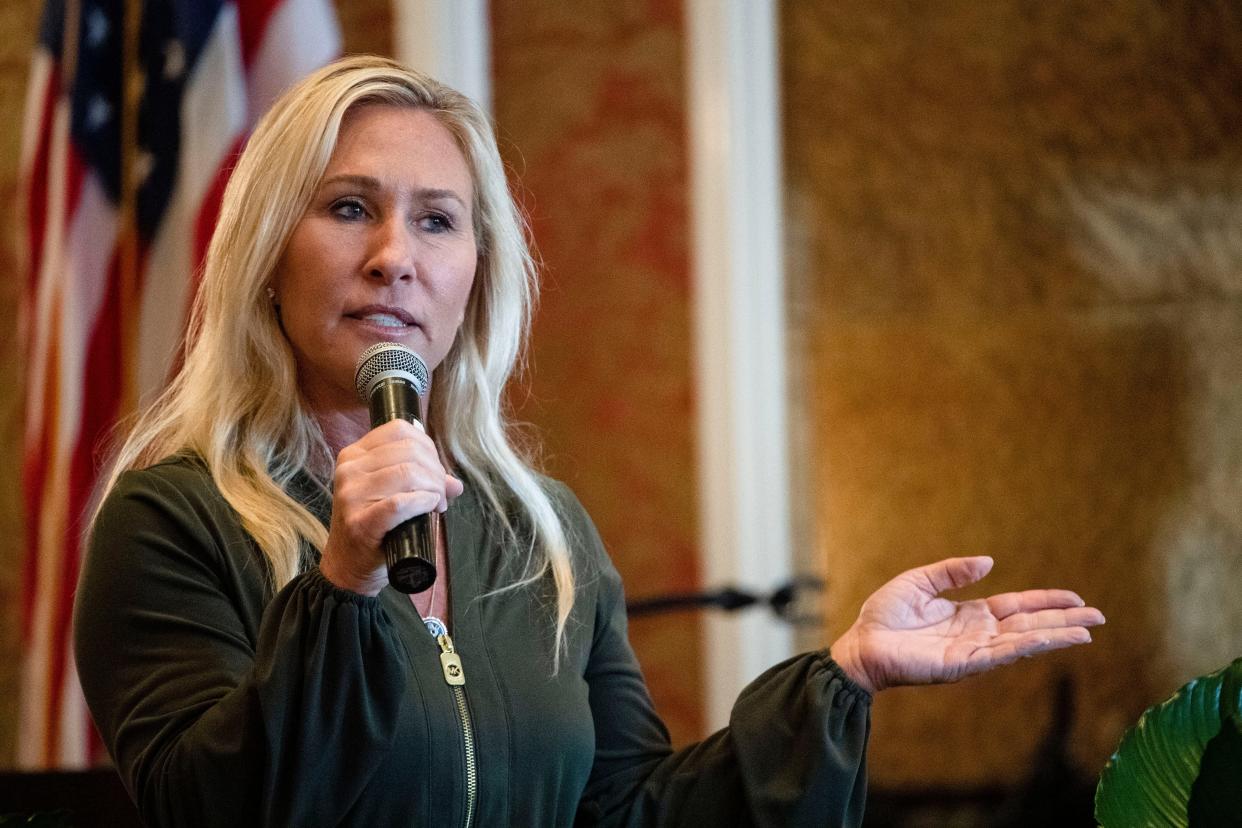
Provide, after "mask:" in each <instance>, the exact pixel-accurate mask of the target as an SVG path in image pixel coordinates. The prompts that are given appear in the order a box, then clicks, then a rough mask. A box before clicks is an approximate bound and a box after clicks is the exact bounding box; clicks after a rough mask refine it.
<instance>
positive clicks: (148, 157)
mask: <svg viewBox="0 0 1242 828" xmlns="http://www.w3.org/2000/svg"><path fill="white" fill-rule="evenodd" d="M153 169H155V153H153V152H151V150H149V149H147V148H146V147H141V148H139V150H138V152H137V154H136V155H135V156H134V171H133V182H132V183H133V185H134V186H135V187H141V186H142V185H143V183H144V182H146V180H147V176H149V175H151V170H153Z"/></svg>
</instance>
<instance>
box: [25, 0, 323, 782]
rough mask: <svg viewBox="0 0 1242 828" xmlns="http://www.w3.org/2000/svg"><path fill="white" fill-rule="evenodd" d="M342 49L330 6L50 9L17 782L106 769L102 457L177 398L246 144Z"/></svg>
mask: <svg viewBox="0 0 1242 828" xmlns="http://www.w3.org/2000/svg"><path fill="white" fill-rule="evenodd" d="M339 49H340V35H339V31H338V29H337V25H336V18H335V14H334V11H333V7H332V5H331V0H236V2H219V1H218V0H49V2H48V4H47V6H46V8H45V9H44V13H43V19H42V23H41V26H40V31H39V43H38V46H37V48H36V50H35V54H34V58H33V61H32V64H31V73H30V90H29V93H28V98H27V106H26V114H25V123H24V130H25V133H24V143H23V150H22V175H23V186H24V195H25V198H26V202H27V204H26V206H27V211H26V226H25V228H24V231H25V236H24V241H25V246H26V256H27V269H26V287H25V297H24V307H23V322H22V324H23V336H24V340H25V348H26V372H27V373H26V377H27V379H26V436H25V449H24V459H23V471H22V473H23V481H22V482H23V490H24V497H25V503H24V507H25V515H26V549H25V565H24V575H23V577H24V581H23V585H22V586H23V593H22V608H21V610H22V615H21V623H22V639H23V667H22V678H21V700H20V722H19V733H18V757H17V759H18V764H19V766H20V767H23V768H30V769H35V768H55V767H59V768H73V767H83V766H87V765H90V764H93V763H95V762H96V761H97V760H98V759H100V758H102V749H101V746H100V745H99V744H98V741H97V737H96V735H95V732H94V728H93V727H92V726H91V725H90V720H89V717H88V714H87V711H86V706H85V704H84V702H83V700H82V695H81V691H80V690H79V688H78V682H77V674H76V671H75V669H74V664H73V654H72V648H71V646H70V623H71V618H72V603H73V592H74V587H75V585H76V582H77V574H78V564H79V559H80V555H81V551H82V547H81V537H80V536H81V532H82V530H83V528H84V527H83V523H84V521H83V519H84V517H85V513H86V510H87V508H88V501H89V499H90V496H91V492H92V487H93V486H94V484H95V478H96V474H97V472H98V466H99V461H100V459H101V458H100V455H99V450H100V447H101V444H102V441H103V440H104V439H105V438H106V437H108V436H109V432H110V429H112V427H113V426H114V424H115V423H116V421H117V418H118V417H119V416H123V415H124V414H126V413H128V412H129V411H131V410H132V408H133V406H134V405H135V404H136V403H137V401H138V400H140V399H142V398H143V397H144V396H146V395H148V394H149V393H150V392H152V391H153V390H156V389H158V388H159V387H160V386H161V385H162V384H163V382H164V381H165V380H166V379H167V376H168V372H169V370H170V367H171V364H172V360H173V358H174V355H175V354H176V352H177V350H178V346H179V343H180V340H181V336H182V331H183V327H184V323H185V319H186V316H187V312H188V305H189V300H190V297H191V295H192V292H193V289H194V279H195V273H196V271H197V267H198V265H199V263H200V261H201V259H202V256H203V253H204V252H205V250H206V246H207V242H208V240H209V238H210V235H211V231H212V228H213V226H214V224H215V219H216V215H217V212H218V209H219V200H220V195H221V193H222V191H223V187H224V183H225V181H226V179H227V177H228V173H229V170H230V168H231V165H232V161H233V159H234V158H235V156H236V154H237V152H238V150H239V149H240V146H241V144H242V142H243V141H244V139H245V136H246V134H247V131H248V129H249V128H250V127H251V126H252V125H253V123H254V121H255V119H256V118H257V117H258V115H259V114H260V113H261V112H262V111H263V110H264V109H265V108H266V107H267V106H268V105H269V104H270V103H271V102H272V100H273V99H274V98H275V97H276V96H277V95H278V94H279V93H280V91H281V90H283V89H284V88H285V87H287V86H288V85H289V84H290V83H291V82H292V81H294V80H295V79H297V78H298V77H300V76H302V75H304V74H306V73H307V72H309V71H311V70H312V69H314V68H316V67H318V66H321V65H323V64H324V63H326V62H328V61H329V60H331V59H332V58H333V57H335V56H336V55H337V54H338V52H339ZM120 644H122V642H118V645H120Z"/></svg>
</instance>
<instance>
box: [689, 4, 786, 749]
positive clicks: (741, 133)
mask: <svg viewBox="0 0 1242 828" xmlns="http://www.w3.org/2000/svg"><path fill="white" fill-rule="evenodd" d="M687 15H688V17H687V23H688V27H689V72H690V77H689V91H690V105H689V109H690V165H691V180H692V190H691V196H692V201H691V204H692V213H693V216H692V218H693V226H694V248H693V250H694V307H695V314H696V317H697V318H696V325H697V331H696V359H697V377H698V392H699V394H698V411H699V415H698V426H699V469H700V486H699V493H700V501H701V508H700V520H701V525H702V529H701V543H702V550H703V552H702V572H703V580H704V584H705V585H706V586H708V587H715V586H723V585H737V586H739V587H742V588H745V589H757V590H761V591H770V590H772V589H773V588H775V587H777V586H780V585H782V584H783V583H785V582H786V581H787V580H788V579H789V577H790V573H791V571H792V563H791V561H792V559H793V555H792V550H791V541H790V538H791V534H792V533H791V526H790V524H791V520H792V516H791V512H790V505H789V474H788V458H787V444H788V437H787V430H788V429H787V423H786V387H785V342H784V332H785V311H784V276H783V266H782V255H783V249H784V247H783V244H782V237H781V232H782V231H781V203H780V201H781V170H780V121H779V119H780V106H779V100H778V85H777V80H778V77H779V74H778V70H779V66H778V56H777V49H776V25H777V20H776V9H775V3H774V2H773V0H690V2H689V3H688V4H687ZM706 636H707V669H706V678H707V688H708V689H707V700H706V702H707V725H708V726H709V728H716V727H719V726H721V725H724V724H725V723H726V722H727V720H728V715H729V710H730V708H731V707H732V705H733V702H734V700H735V699H736V698H737V694H738V691H740V690H741V689H742V687H743V686H745V684H746V683H747V682H749V681H750V680H751V679H752V678H754V677H755V676H756V675H757V674H758V673H760V672H761V671H763V670H764V669H765V668H767V667H769V666H771V665H772V664H774V663H776V662H777V661H779V660H781V659H784V658H786V657H788V656H789V655H791V654H792V648H793V638H794V636H793V633H792V631H791V630H790V629H789V627H788V626H787V625H785V624H784V623H783V622H781V621H779V620H777V619H775V618H774V617H773V615H772V614H771V612H770V611H768V610H765V609H750V610H743V611H742V612H740V613H737V614H734V615H733V616H724V615H721V614H719V613H709V614H708V615H707V617H706Z"/></svg>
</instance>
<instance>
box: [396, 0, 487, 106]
mask: <svg viewBox="0 0 1242 828" xmlns="http://www.w3.org/2000/svg"><path fill="white" fill-rule="evenodd" d="M487 9H488V4H487V0H393V16H394V21H393V28H394V31H393V37H394V39H395V41H396V43H395V49H396V53H397V55H396V56H397V60H400V61H401V62H402V63H404V64H406V65H408V66H410V67H412V68H414V69H418V70H419V71H422V72H426V73H427V74H429V75H431V76H432V77H434V78H436V79H437V80H440V81H443V82H444V83H447V84H448V85H449V86H451V87H453V88H454V89H456V90H457V91H459V92H463V93H465V94H466V95H469V96H470V97H471V98H473V99H474V100H475V101H476V102H477V103H478V104H479V106H481V107H483V109H484V110H485V111H488V112H490V111H491V108H492V63H491V59H492V58H491V39H490V37H489V34H490V31H491V27H490V21H489V18H488V14H487Z"/></svg>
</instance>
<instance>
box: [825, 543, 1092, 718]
mask: <svg viewBox="0 0 1242 828" xmlns="http://www.w3.org/2000/svg"><path fill="white" fill-rule="evenodd" d="M991 569H992V559H991V558H989V557H975V558H949V559H948V560H943V561H939V562H938V563H934V564H928V565H927V566H921V567H919V568H917V569H911V570H909V571H907V572H903V573H902V574H900V575H898V576H897V577H896V578H894V579H893V580H891V581H889V582H888V583H887V584H885V585H884V586H882V587H880V588H879V589H878V590H876V592H875V593H874V594H872V596H871V597H870V598H868V599H867V600H866V602H865V603H864V604H863V607H862V611H861V612H860V613H859V615H858V620H857V621H855V622H854V625H853V626H852V627H850V628H849V630H847V631H846V633H845V634H844V635H842V636H841V638H839V639H838V640H837V642H836V643H835V644H833V645H832V648H831V653H832V657H833V660H835V661H836V662H837V664H839V665H840V666H841V668H842V669H843V670H844V671H845V673H846V675H848V676H849V677H850V678H852V679H853V680H854V681H856V682H857V683H858V684H860V685H861V686H862V687H864V688H865V689H867V690H868V691H870V692H872V693H874V692H876V691H878V690H883V689H884V688H886V687H894V686H898V685H903V684H938V683H942V682H950V681H957V680H958V679H960V678H964V677H966V676H969V675H973V674H975V673H982V672H984V671H985V670H990V669H992V668H993V667H997V666H1000V665H1001V664H1009V663H1010V662H1013V661H1017V660H1018V659H1019V658H1023V657H1025V656H1031V655H1035V654H1036V653H1042V652H1047V651H1049V650H1059V649H1062V648H1064V647H1071V646H1073V645H1075V644H1086V643H1087V642H1089V641H1090V640H1091V633H1090V632H1088V628H1089V627H1094V626H1096V625H1097V624H1103V623H1104V615H1103V614H1102V613H1101V612H1100V611H1099V610H1098V609H1095V608H1094V607H1088V606H1084V602H1083V600H1082V599H1081V598H1079V597H1078V595H1077V594H1075V593H1073V592H1070V591H1069V590H1064V589H1032V590H1027V591H1025V592H1006V593H1004V594H1002V595H993V596H992V597H990V598H979V599H975V600H971V601H960V602H959V601H950V600H949V599H947V598H941V597H940V593H942V592H944V591H946V590H950V589H957V588H959V587H964V586H967V585H969V584H973V583H975V582H976V581H978V580H979V579H981V578H982V577H983V576H984V575H987V574H988V572H989V571H991Z"/></svg>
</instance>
